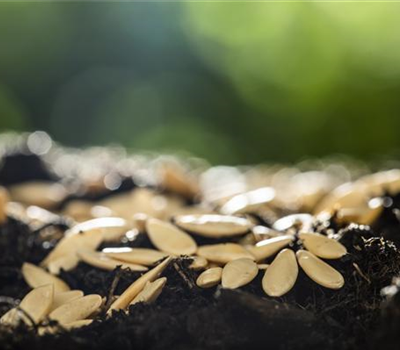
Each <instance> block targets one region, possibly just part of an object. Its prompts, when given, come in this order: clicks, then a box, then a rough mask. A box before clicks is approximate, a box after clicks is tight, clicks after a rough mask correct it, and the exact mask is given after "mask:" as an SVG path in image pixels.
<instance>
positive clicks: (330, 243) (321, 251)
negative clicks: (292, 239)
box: [299, 232, 347, 259]
mask: <svg viewBox="0 0 400 350" xmlns="http://www.w3.org/2000/svg"><path fill="white" fill-rule="evenodd" d="M299 238H300V239H301V240H302V241H303V245H304V247H305V248H306V249H307V250H308V251H310V252H311V253H313V254H315V255H316V256H318V257H320V258H324V259H340V258H341V257H342V256H343V255H346V253H347V249H346V247H345V246H344V245H343V244H341V243H339V242H338V241H336V240H334V239H332V238H329V237H327V236H324V235H321V234H318V233H305V232H302V233H300V234H299Z"/></svg>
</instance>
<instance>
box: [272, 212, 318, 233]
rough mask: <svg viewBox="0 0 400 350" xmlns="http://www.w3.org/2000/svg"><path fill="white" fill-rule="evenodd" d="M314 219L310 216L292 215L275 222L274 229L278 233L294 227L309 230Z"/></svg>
mask: <svg viewBox="0 0 400 350" xmlns="http://www.w3.org/2000/svg"><path fill="white" fill-rule="evenodd" d="M313 220H314V218H313V216H312V215H310V214H291V215H287V216H284V217H283V218H280V219H279V220H277V221H275V222H274V224H273V225H272V228H273V229H274V230H277V231H286V230H288V229H290V228H292V227H295V226H300V227H301V228H302V229H303V230H308V229H309V228H310V227H311V225H312V222H313Z"/></svg>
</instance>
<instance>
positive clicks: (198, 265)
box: [189, 256, 208, 271]
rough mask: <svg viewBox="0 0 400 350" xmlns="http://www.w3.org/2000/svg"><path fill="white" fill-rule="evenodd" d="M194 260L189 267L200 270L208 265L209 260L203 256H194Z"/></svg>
mask: <svg viewBox="0 0 400 350" xmlns="http://www.w3.org/2000/svg"><path fill="white" fill-rule="evenodd" d="M191 258H192V259H193V262H192V263H191V264H190V265H189V269H192V270H195V271H198V270H203V269H205V268H206V267H207V265H208V261H207V259H205V258H203V257H202V256H192V257H191Z"/></svg>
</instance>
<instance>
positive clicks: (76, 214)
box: [62, 199, 93, 222]
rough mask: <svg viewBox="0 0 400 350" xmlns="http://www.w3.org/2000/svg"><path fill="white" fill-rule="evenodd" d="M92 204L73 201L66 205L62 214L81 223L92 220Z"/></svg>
mask: <svg viewBox="0 0 400 350" xmlns="http://www.w3.org/2000/svg"><path fill="white" fill-rule="evenodd" d="M92 208H93V203H91V202H89V201H84V200H79V199H75V200H72V201H70V202H68V203H67V204H66V206H65V207H64V209H63V211H62V214H63V215H65V216H69V217H71V218H73V219H74V220H76V221H78V222H81V221H86V220H89V219H91V218H92Z"/></svg>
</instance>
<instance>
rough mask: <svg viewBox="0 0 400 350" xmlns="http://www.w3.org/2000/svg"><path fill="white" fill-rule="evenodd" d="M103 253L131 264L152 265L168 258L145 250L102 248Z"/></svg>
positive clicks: (156, 251)
mask: <svg viewBox="0 0 400 350" xmlns="http://www.w3.org/2000/svg"><path fill="white" fill-rule="evenodd" d="M103 253H104V254H105V255H106V256H107V257H109V258H112V259H115V260H119V261H124V262H127V263H132V264H139V265H146V266H151V265H154V264H155V263H156V262H157V261H159V260H161V259H163V258H165V257H167V256H168V254H166V253H162V252H159V251H158V250H155V249H147V248H128V247H122V248H104V249H103Z"/></svg>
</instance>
